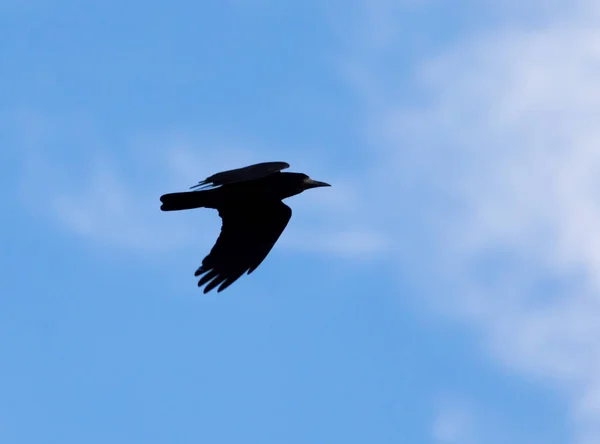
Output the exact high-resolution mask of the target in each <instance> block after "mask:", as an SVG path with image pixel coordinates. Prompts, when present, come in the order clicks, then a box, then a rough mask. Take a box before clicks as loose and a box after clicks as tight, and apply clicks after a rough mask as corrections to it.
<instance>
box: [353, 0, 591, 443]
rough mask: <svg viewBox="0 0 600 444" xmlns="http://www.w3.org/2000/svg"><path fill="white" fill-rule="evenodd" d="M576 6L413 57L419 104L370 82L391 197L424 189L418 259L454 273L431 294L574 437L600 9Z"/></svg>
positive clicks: (581, 413)
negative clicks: (562, 415) (570, 427)
mask: <svg viewBox="0 0 600 444" xmlns="http://www.w3.org/2000/svg"><path fill="white" fill-rule="evenodd" d="M560 6H561V9H562V10H563V11H564V10H565V9H567V8H566V5H565V4H561V5H560ZM588 7H589V4H588V3H585V4H584V3H583V2H582V3H579V4H575V5H573V8H572V9H571V13H570V14H565V15H561V16H556V17H554V18H553V20H549V21H548V22H547V23H544V24H543V25H539V24H538V25H536V26H532V25H530V26H525V25H523V24H521V25H519V27H515V26H510V25H509V26H507V27H506V28H500V29H496V30H493V31H487V32H486V33H484V34H477V35H474V36H473V37H472V38H470V39H469V38H467V39H463V41H462V42H460V43H458V44H457V45H456V46H454V47H453V48H451V49H449V50H448V51H446V52H445V53H443V54H441V55H440V56H439V57H435V58H433V59H431V60H428V61H425V62H424V63H423V64H422V65H421V66H420V68H419V69H418V70H417V71H416V79H417V82H416V86H417V87H418V88H421V89H422V91H423V92H424V95H426V96H427V97H428V101H427V102H425V103H423V104H422V105H421V106H419V107H407V106H406V104H405V103H402V102H394V101H393V99H391V100H390V99H388V98H386V97H385V96H380V97H376V98H375V99H373V98H372V97H367V98H366V99H367V100H368V102H369V103H376V104H377V106H376V107H374V108H373V110H372V112H371V113H370V115H369V121H368V122H367V124H366V125H367V127H368V131H369V135H370V137H372V138H373V141H375V142H376V143H377V144H378V145H379V146H381V147H382V149H381V150H380V151H378V152H377V153H374V155H377V156H380V158H381V159H382V162H381V170H380V173H381V174H380V175H379V177H388V178H390V179H389V181H390V184H394V187H393V189H394V190H396V192H397V193H398V194H397V196H401V197H399V200H404V201H411V200H412V201H416V200H418V199H419V197H421V203H422V205H421V209H417V207H415V209H416V211H415V212H414V213H412V217H415V218H418V219H419V226H420V227H424V228H423V230H422V231H421V232H419V233H418V235H419V236H421V239H422V240H423V241H426V239H427V238H434V239H435V242H436V249H435V253H432V254H431V255H430V256H428V257H427V260H428V262H427V266H428V267H429V268H430V269H431V271H432V273H434V274H436V275H437V276H439V277H440V278H444V279H445V280H452V286H451V288H457V289H459V290H458V291H455V292H454V291H453V292H452V294H451V295H450V296H451V297H452V304H447V303H445V299H447V296H448V295H439V297H438V299H439V300H435V301H433V302H434V304H437V305H438V307H440V310H441V311H443V312H445V313H448V314H452V315H455V316H459V317H460V318H461V319H463V320H465V321H466V322H469V323H471V324H472V325H473V326H475V327H476V328H477V329H479V330H480V331H482V332H483V333H484V336H483V337H484V338H486V342H487V344H488V346H489V350H490V351H491V353H492V354H493V356H494V357H495V358H496V359H498V360H499V361H500V362H502V364H503V365H505V366H507V367H508V368H510V369H512V370H513V371H515V372H522V373H525V374H528V375H533V376H535V377H536V378H538V381H540V382H543V383H546V384H548V385H549V386H551V387H553V388H554V389H557V390H560V391H562V393H564V394H565V396H567V397H568V399H569V401H570V403H571V406H572V413H573V419H574V420H575V422H576V423H577V424H578V425H579V426H580V427H579V434H580V436H579V437H578V439H579V438H580V441H578V442H598V440H599V439H600V435H598V432H599V431H600V419H599V418H600V403H598V402H597V399H598V396H597V394H598V387H600V376H599V375H600V339H599V338H600V327H599V325H600V324H599V323H598V322H597V320H598V319H599V318H600V299H599V298H598V294H600V278H599V276H600V253H599V252H600V200H599V198H598V196H600V194H598V191H599V190H600V182H599V179H598V177H600V150H598V147H597V144H598V141H599V140H600V130H599V129H598V128H599V127H598V122H599V121H600V111H599V110H600V77H598V75H597V73H598V66H600V33H599V32H598V25H599V24H600V20H598V19H597V16H595V15H593V14H591V13H589V9H587V8H588ZM582 11H586V13H585V14H583V13H582ZM390 45H391V48H386V49H385V50H384V51H382V52H381V53H380V54H381V55H382V56H384V55H386V53H385V51H391V52H392V53H393V43H390ZM387 55H388V56H389V54H387ZM367 62H368V60H367ZM372 68H373V69H371V70H369V67H368V66H367V67H366V68H364V67H363V70H364V69H366V70H367V71H368V72H369V75H370V76H371V77H370V81H371V82H373V83H374V84H376V85H378V87H379V88H386V87H388V88H389V89H390V90H391V91H393V90H394V89H397V87H396V86H395V85H394V84H393V83H391V84H387V83H383V84H382V81H383V80H382V79H381V78H379V77H378V71H377V67H376V66H375V67H372ZM363 72H364V71H363ZM362 86H363V85H362V84H360V85H359V91H360V92H361V93H362V94H364V93H365V91H367V92H368V93H370V94H372V93H373V92H374V91H375V90H374V89H367V90H365V89H364V88H362ZM375 93H376V92H375ZM390 96H392V97H393V95H390ZM423 198H425V200H423ZM422 207H428V210H424V209H423V208H422ZM416 259H417V260H418V257H417V258H416ZM423 265H424V266H425V262H424V263H423ZM490 273H495V274H496V276H490ZM549 281H551V282H552V283H553V285H552V286H551V288H552V293H550V292H549V290H547V288H549V287H548V284H547V283H548V282H549ZM440 304H441V305H440ZM594 440H595V441H594Z"/></svg>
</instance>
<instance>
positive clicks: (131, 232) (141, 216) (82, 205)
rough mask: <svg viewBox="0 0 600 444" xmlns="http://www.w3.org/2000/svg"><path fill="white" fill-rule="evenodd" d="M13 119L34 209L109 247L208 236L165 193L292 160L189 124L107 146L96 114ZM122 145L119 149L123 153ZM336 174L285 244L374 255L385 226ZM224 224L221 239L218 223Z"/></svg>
mask: <svg viewBox="0 0 600 444" xmlns="http://www.w3.org/2000/svg"><path fill="white" fill-rule="evenodd" d="M12 118H13V119H14V120H15V121H16V122H17V121H18V125H15V128H16V130H15V135H14V139H15V144H14V146H17V147H20V148H21V149H22V158H23V159H24V165H25V168H24V170H23V174H22V175H21V177H20V185H19V186H20V188H21V195H22V198H23V201H24V202H25V203H26V204H27V205H29V207H30V209H31V210H32V211H35V212H37V213H38V214H39V215H41V216H44V217H50V218H52V219H53V220H55V221H56V222H57V223H58V224H59V225H60V226H61V227H63V228H64V229H67V230H69V231H71V232H73V233H75V234H76V235H78V236H80V237H81V238H84V239H88V240H90V241H91V242H93V243H94V244H95V245H97V246H103V247H111V246H112V247H118V248H126V249H138V250H140V249H141V250H147V249H164V248H179V247H182V246H184V245H189V244H191V243H194V242H197V241H198V240H199V238H202V239H203V241H204V240H206V241H207V242H208V236H209V235H208V233H207V231H206V230H202V229H200V228H199V227H198V221H197V220H196V219H197V217H196V219H194V218H193V216H198V214H190V213H186V214H184V213H180V214H178V215H179V216H180V217H172V216H173V215H169V216H171V217H167V215H165V214H164V213H161V212H160V211H159V206H160V203H159V202H158V197H159V196H160V194H163V193H165V192H170V191H177V190H187V188H188V187H189V186H191V185H193V184H195V183H197V182H198V181H199V180H202V179H204V178H205V177H207V176H209V175H211V174H213V173H215V172H218V171H222V170H225V169H230V168H237V167H239V166H243V165H245V164H249V163H254V162H261V161H266V160H273V159H275V160H287V159H280V156H279V155H278V154H277V153H272V152H270V151H269V150H268V149H264V148H261V147H257V146H256V145H257V144H253V143H252V141H251V140H244V141H239V140H236V139H235V138H232V137H222V136H219V135H214V134H210V135H206V134H202V135H198V134H195V133H194V132H192V131H187V130H185V129H167V130H165V131H163V132H152V133H144V132H135V133H132V134H131V135H129V136H127V138H126V139H124V140H118V141H116V142H114V141H113V142H112V143H113V144H114V143H116V146H115V145H112V146H111V149H107V145H108V143H107V142H106V140H105V139H104V138H103V137H102V134H101V132H100V131H98V130H97V128H96V127H95V126H94V124H93V120H92V119H86V120H85V122H86V124H85V125H81V124H80V120H81V119H80V118H79V117H75V116H62V117H57V116H47V115H46V114H44V113H40V112H32V111H26V112H20V113H18V114H16V115H13V116H12ZM73 128H75V130H73ZM74 146H81V147H86V150H85V151H83V150H74V149H73V148H72V147H74ZM113 150H118V151H119V156H118V157H117V156H115V155H114V151H113ZM291 170H294V168H291ZM327 180H328V181H331V182H333V183H334V184H335V187H333V188H331V189H328V190H327V191H330V190H331V191H332V192H331V193H330V195H323V196H319V195H318V193H314V194H313V195H312V197H313V199H310V196H307V197H309V198H308V199H298V200H296V201H294V202H293V207H294V209H296V210H297V211H295V213H296V214H295V216H294V225H293V227H292V226H290V229H288V230H287V231H286V236H284V237H283V238H282V240H281V242H280V244H281V246H282V247H288V248H292V249H297V250H309V251H315V252H319V253H324V254H333V255H335V256H340V257H359V256H360V255H363V254H366V255H367V256H371V255H372V254H373V252H375V251H379V250H380V249H382V248H383V247H384V242H383V240H382V235H381V233H378V232H376V231H374V230H373V229H372V228H371V227H370V226H369V225H367V224H366V220H365V219H364V218H357V217H354V216H355V215H358V214H360V205H357V201H358V199H360V194H359V190H358V189H356V187H353V186H352V185H351V184H350V183H347V182H346V183H344V182H343V180H340V181H339V183H338V182H336V178H335V177H329V176H328V177H327ZM41 189H43V190H44V191H43V192H44V199H43V201H40V200H39V190H41ZM322 194H325V193H322ZM213 216H214V217H216V214H214V215H213ZM211 228H212V226H211ZM214 228H216V230H215V232H214V233H212V232H211V233H210V239H212V240H213V241H214V239H216V237H217V236H218V224H215V227H214ZM198 233H202V234H198ZM204 238H207V239H204Z"/></svg>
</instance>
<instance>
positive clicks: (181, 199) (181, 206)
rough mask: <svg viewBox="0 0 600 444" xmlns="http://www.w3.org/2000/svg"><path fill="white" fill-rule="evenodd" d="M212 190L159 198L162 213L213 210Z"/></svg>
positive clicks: (172, 194)
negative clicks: (201, 209) (202, 209)
mask: <svg viewBox="0 0 600 444" xmlns="http://www.w3.org/2000/svg"><path fill="white" fill-rule="evenodd" d="M212 191H213V190H205V191H186V192H183V193H169V194H163V195H162V196H160V201H161V202H162V205H161V206H160V209H161V210H163V211H177V210H191V209H192V208H214V200H215V199H214V194H213V193H212Z"/></svg>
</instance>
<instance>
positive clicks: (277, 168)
mask: <svg viewBox="0 0 600 444" xmlns="http://www.w3.org/2000/svg"><path fill="white" fill-rule="evenodd" d="M289 167H290V165H289V164H288V163H287V162H263V163H257V164H254V165H249V166H246V167H243V168H237V169H233V170H228V171H223V172H220V173H216V174H213V175H212V176H210V177H208V178H206V179H205V180H203V181H201V182H198V184H196V185H194V186H192V187H190V190H193V191H184V192H176V193H168V194H163V195H162V196H160V201H161V203H162V205H161V207H160V209H161V210H162V211H180V210H190V209H195V208H212V209H216V210H217V211H218V214H219V216H220V217H221V220H222V224H221V233H220V234H219V237H218V238H217V241H216V243H215V245H214V246H213V247H212V249H211V251H210V253H209V254H208V255H207V256H206V257H205V258H204V259H203V260H202V265H200V267H198V269H197V270H196V272H195V273H194V276H196V277H197V278H199V280H198V287H200V288H201V287H202V286H204V289H203V292H204V294H206V293H208V292H210V291H211V290H213V289H215V288H216V287H218V288H217V293H219V292H221V291H223V290H225V289H226V288H227V287H229V286H230V285H231V284H233V283H234V282H235V281H237V280H238V279H239V278H240V277H241V276H242V275H243V274H244V273H247V274H251V273H252V272H253V271H254V270H256V269H257V268H258V266H259V265H260V264H261V263H262V262H263V261H264V259H265V258H266V257H267V255H268V254H269V252H270V251H271V249H272V248H273V246H274V245H275V243H276V242H277V240H278V239H279V237H280V236H281V234H282V233H283V231H284V230H285V228H286V226H287V224H288V222H289V221H290V218H291V217H292V209H291V208H290V207H288V206H287V205H286V204H285V203H283V200H284V199H287V198H289V197H292V196H295V195H297V194H300V193H302V192H303V191H306V190H308V189H311V188H318V187H330V186H331V185H329V184H328V183H325V182H320V181H317V180H313V179H311V178H310V177H309V176H307V175H306V174H303V173H292V172H282V170H285V169H287V168H289Z"/></svg>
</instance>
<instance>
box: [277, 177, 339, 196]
mask: <svg viewBox="0 0 600 444" xmlns="http://www.w3.org/2000/svg"><path fill="white" fill-rule="evenodd" d="M281 176H282V177H284V180H285V182H286V186H285V189H286V191H288V192H287V193H286V194H287V195H288V196H287V197H290V196H294V195H296V194H300V193H302V192H303V191H306V190H308V189H310V188H318V187H330V186H331V185H329V184H328V183H325V182H319V181H318V180H313V179H311V178H310V177H308V176H307V175H306V174H303V173H281Z"/></svg>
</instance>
